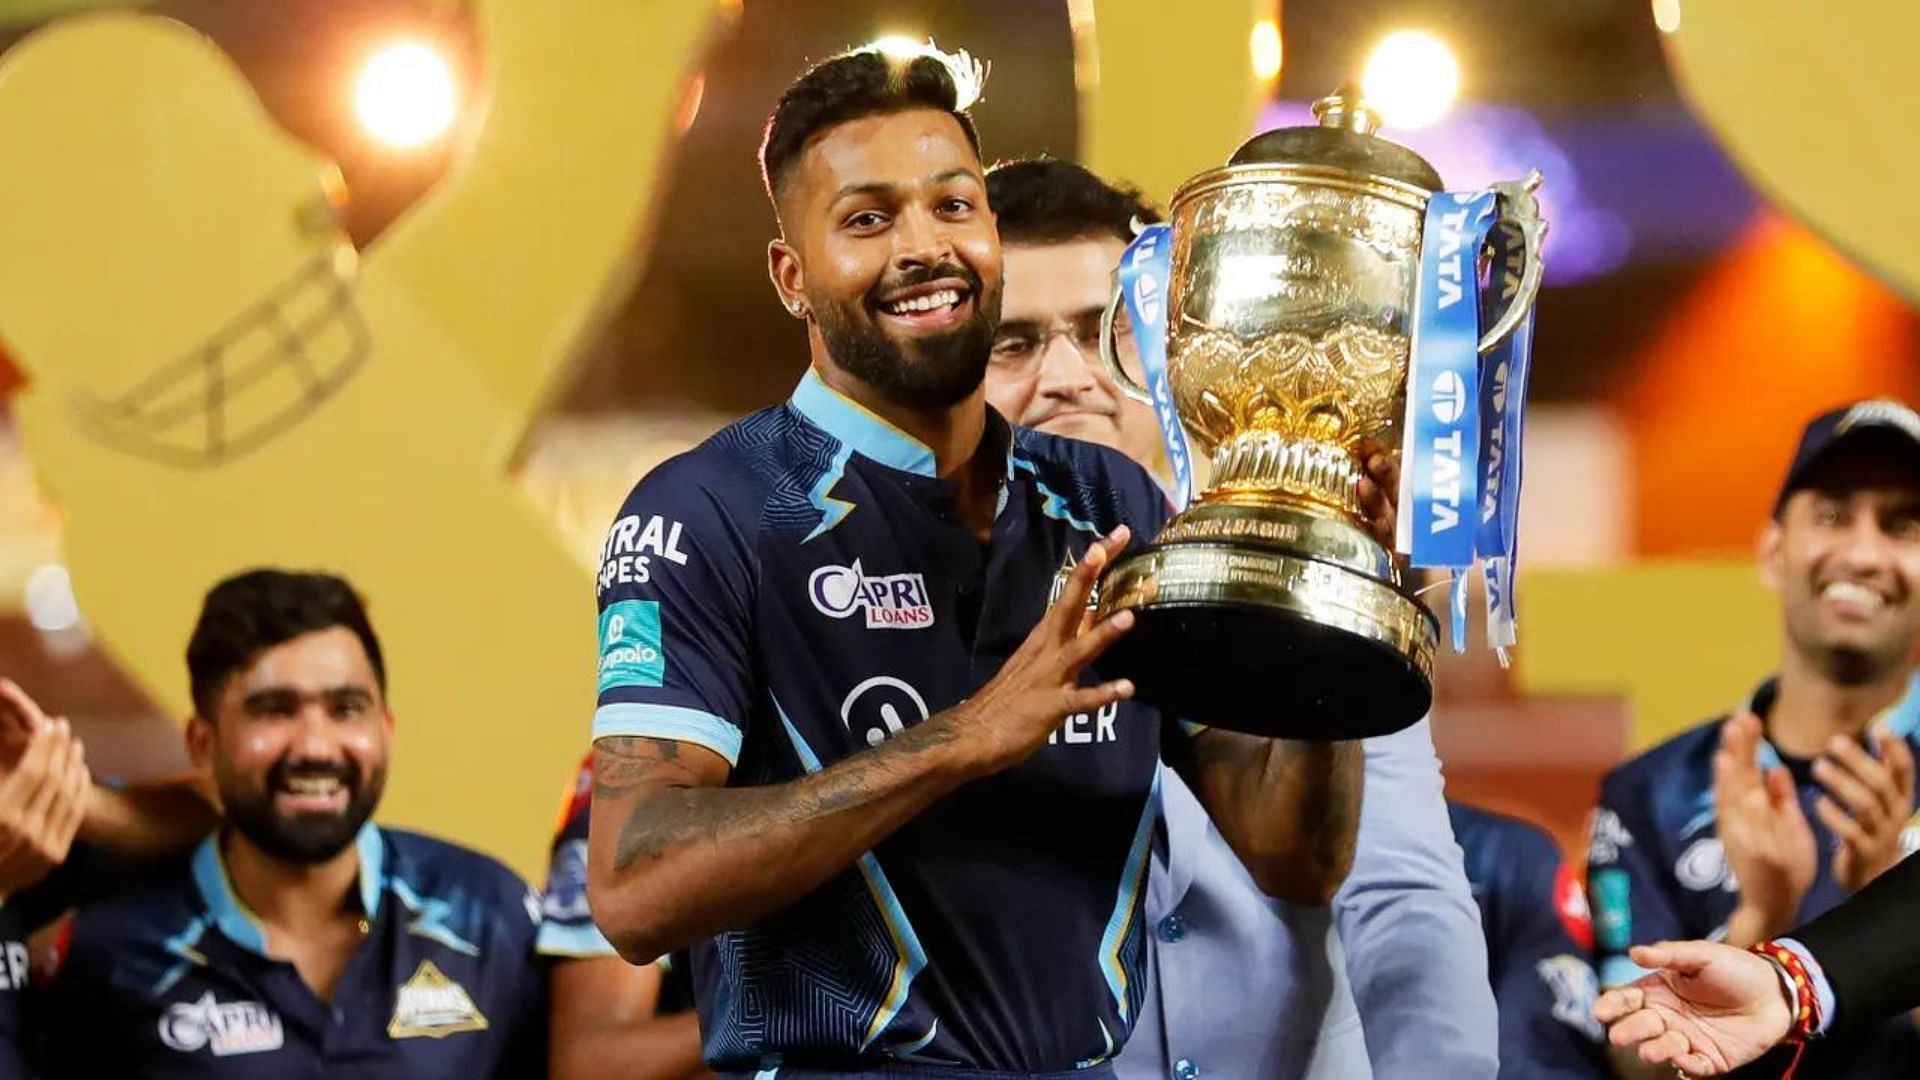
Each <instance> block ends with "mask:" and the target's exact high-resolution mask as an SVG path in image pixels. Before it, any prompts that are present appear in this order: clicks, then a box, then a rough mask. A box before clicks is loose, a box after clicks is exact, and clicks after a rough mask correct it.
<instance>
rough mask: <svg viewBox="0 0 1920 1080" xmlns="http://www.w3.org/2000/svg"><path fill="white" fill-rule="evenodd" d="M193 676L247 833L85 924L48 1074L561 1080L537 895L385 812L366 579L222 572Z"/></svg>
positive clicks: (198, 739) (194, 725) (214, 753)
mask: <svg viewBox="0 0 1920 1080" xmlns="http://www.w3.org/2000/svg"><path fill="white" fill-rule="evenodd" d="M187 668H188V671H189V672H190V674H191V678H192V687H193V702H194V709H195V715H194V717H193V719H192V720H191V721H190V722H189V724H188V728H187V746H188V750H189V752H190V754H191V756H192V758H193V761H194V764H195V765H196V766H197V767H199V768H200V769H201V770H202V771H203V772H206V773H208V774H210V775H211V777H212V779H213V781H214V785H215V787H216V788H217V789H218V791H219V795H220V802H221V805H222V806H223V807H224V809H225V812H226V825H225V826H224V827H223V828H222V829H221V830H220V831H219V832H218V833H217V834H216V835H214V836H213V837H210V838H209V839H208V840H207V841H206V842H205V843H204V844H202V845H201V846H200V848H199V849H198V850H197V851H195V852H194V853H193V854H192V855H191V856H189V857H185V858H181V859H178V860H175V861H173V862H171V863H168V864H165V865H163V866H162V867H160V868H159V869H158V870H157V871H156V872H155V873H154V874H153V875H152V876H151V877H148V878H146V879H144V880H141V881H139V882H136V883H134V884H132V885H131V886H130V887H129V888H128V889H127V891H125V892H124V893H122V894H121V895H118V896H116V897H114V898H113V899H111V900H108V901H105V902H102V903H98V904H94V905H90V906H85V907H82V908H81V909H80V910H79V912H78V913H77V914H76V915H75V916H74V921H73V924H72V929H71V934H70V938H69V941H68V945H67V950H66V955H65V959H64V963H63V965H62V967H61V969H60V972H59V974H58V976H57V977H56V978H55V980H54V982H53V987H52V990H51V992H50V994H49V997H50V1001H49V1004H48V1010H47V1012H48V1015H49V1017H50V1023H49V1031H48V1035H47V1058H48V1062H47V1070H46V1072H47V1075H48V1076H50V1077H56V1078H64V1077H71V1078H75V1080H80V1078H87V1080H92V1078H96V1077H106V1076H143V1077H156V1078H169V1077H219V1078H222V1080H226V1078H246V1080H251V1078H259V1080H267V1078H274V1080H278V1078H280V1077H286V1076H322V1075H326V1076H336V1075H353V1076H357V1077H366V1078H368V1080H377V1078H383V1077H403V1076H404V1077H449V1078H456V1077H457V1078H459V1080H483V1078H487V1077H522V1076H537V1075H542V1073H543V1071H544V1069H545V1065H546V1062H545V1049H546V1048H545V1043H544V1041H543V1040H544V1034H545V1027H546V1012H545V1005H546V999H545V995H544V988H543V984H542V979H541V973H540V967H539V965H537V964H536V963H535V962H534V959H533V944H534V932H535V923H536V919H537V918H538V915H539V908H538V903H537V900H536V899H535V898H534V897H533V896H532V894H531V893H530V892H529V890H528V889H527V887H526V886H525V884H523V883H522V882H521V881H520V880H519V879H518V878H516V877H515V876H514V875H513V873H512V872H511V871H509V870H507V869H506V868H505V867H503V866H500V865H499V864H498V863H495V862H494V861H493V860H491V859H488V858H486V857H485V856H483V855H479V854H477V853H475V852H472V851H468V850H465V849H463V848H458V847H455V846H453V845H451V844H446V843H442V842H440V841H437V840H431V839H428V838H427V837H424V836H418V835H415V834H412V833H406V832H401V831H399V830H395V829H383V828H380V827H379V826H376V825H374V824H372V823H371V821H370V820H369V819H370V818H371V816H372V814H373V811H374V808H375V807H376V806H377V805H379V802H380V794H381V791H382V790H383V789H384V788H385V786H386V778H387V763H388V754H389V749H390V745H391V743H392V739H393V714H392V712H391V711H389V709H388V707H387V698H386V682H387V679H386V666H385V662H384V660H383V658H382V656H381V651H380V642H379V639H378V638H376V637H375V636H374V633H373V627H372V626H371V625H370V624H369V623H368V621H367V616H366V611H365V610H364V609H363V608H362V606H361V603H360V599H359V597H357V596H355V595H354V592H353V590H352V588H351V587H349V586H348V585H347V583H346V582H344V581H342V580H340V579H339V578H336V577H331V576H328V575H324V574H290V573H284V572H281V571H277V570H256V571H252V572H250V573H245V574H241V575H239V576H238V577H234V578H230V579H228V580H226V581H224V582H221V583H220V584H219V585H217V586H215V587H214V589H213V591H211V592H209V593H208V594H207V599H206V605H205V607H204V608H203V609H202V610H201V613H200V620H199V623H198V625H196V626H195V627H194V632H193V639H192V641H191V643H190V644H189V645H188V646H187Z"/></svg>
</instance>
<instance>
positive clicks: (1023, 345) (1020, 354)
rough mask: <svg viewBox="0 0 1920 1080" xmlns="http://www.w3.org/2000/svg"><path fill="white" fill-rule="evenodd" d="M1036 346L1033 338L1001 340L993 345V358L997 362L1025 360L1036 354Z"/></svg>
mask: <svg viewBox="0 0 1920 1080" xmlns="http://www.w3.org/2000/svg"><path fill="white" fill-rule="evenodd" d="M1036 346H1037V343H1036V342H1035V341H1034V340H1033V339H1032V338H1001V339H1000V340H999V341H996V342H994V343H993V356H994V359H996V360H1025V359H1026V358H1027V357H1029V356H1032V355H1033V354H1034V351H1035V348H1036Z"/></svg>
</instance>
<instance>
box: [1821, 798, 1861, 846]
mask: <svg viewBox="0 0 1920 1080" xmlns="http://www.w3.org/2000/svg"><path fill="white" fill-rule="evenodd" d="M1813 813H1814V816H1816V817H1818V818H1819V819H1820V823H1821V824H1823V825H1825V826H1826V827H1827V830H1828V831H1829V832H1831V833H1833V835H1834V836H1836V837H1838V838H1839V839H1840V841H1841V842H1842V843H1845V844H1847V845H1849V846H1851V847H1854V848H1858V849H1861V850H1863V851H1865V850H1868V849H1870V848H1872V846H1873V834H1872V833H1870V832H1868V831H1867V829H1866V828H1865V826H1863V825H1861V823H1860V822H1859V821H1857V820H1855V819H1854V818H1853V817H1852V816H1851V815H1849V814H1848V813H1847V812H1846V811H1845V810H1842V809H1840V804H1839V803H1836V802H1834V801H1833V799H1832V798H1830V797H1828V796H1826V795H1822V796H1820V798H1818V799H1816V800H1815V801H1814V804H1813Z"/></svg>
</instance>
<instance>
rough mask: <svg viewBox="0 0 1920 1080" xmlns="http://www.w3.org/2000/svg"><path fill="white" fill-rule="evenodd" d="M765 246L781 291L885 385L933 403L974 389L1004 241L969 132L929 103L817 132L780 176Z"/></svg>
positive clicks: (885, 390)
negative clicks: (778, 228)
mask: <svg viewBox="0 0 1920 1080" xmlns="http://www.w3.org/2000/svg"><path fill="white" fill-rule="evenodd" d="M780 210H781V214H780V216H781V220H782V222H783V223H784V224H785V227H786V233H787V236H786V239H785V240H782V241H776V242H775V243H774V244H773V245H772V246H771V248H770V249H769V260H770V263H769V270H770V272H771V274H772V276H773V280H774V285H775V288H776V289H778V290H779V292H780V293H781V296H782V299H783V300H786V301H788V302H789V306H791V303H792V302H793V301H794V300H800V301H802V302H804V304H805V308H806V309H807V310H810V311H811V312H812V313H813V318H814V321H815V325H816V326H817V327H818V330H819V333H820V336H821V339H822V341H823V343H824V345H825V347H826V352H827V354H828V356H829V357H830V358H831V360H832V362H833V363H834V364H835V365H837V366H838V367H840V368H841V369H842V370H843V371H845V372H846V373H847V374H849V375H852V376H853V377H855V378H857V379H859V380H861V381H862V382H864V383H866V384H867V385H869V386H871V387H872V388H873V389H874V390H875V391H876V392H877V393H878V394H879V395H880V396H881V397H883V398H885V399H887V400H889V401H893V402H897V403H898V404H901V405H903V406H906V407H909V408H921V409H937V408H945V407H948V406H951V405H955V404H958V403H959V402H961V401H963V400H965V399H966V398H967V397H968V396H969V395H971V394H972V393H974V392H975V391H976V390H977V389H978V388H979V386H980V381H981V378H982V376H983V375H984V374H985V372H986V366H987V354H988V351H989V349H990V348H991V347H992V341H993V331H994V326H995V324H996V323H997V322H998V320H999V316H1000V241H999V236H998V234H997V233H996V232H995V231H994V227H993V215H992V213H991V212H990V211H989V210H988V209H987V199H986V182H985V179H984V177H983V175H982V173H981V170H980V160H979V157H978V156H977V155H976V154H975V153H974V151H973V148H972V146H971V144H970V143H969V142H968V141H967V138H966V135H965V133H964V132H963V131H962V130H961V128H960V125H959V123H958V122H957V121H955V119H954V118H953V117H952V116H951V115H949V114H947V113H944V112H940V111H938V110H934V109H909V110H906V111H902V112H893V113H886V114H882V115H877V116H868V117H862V118H860V119H857V120H851V121H848V122H846V123H843V124H839V125H837V126H835V127H832V128H829V129H827V130H826V131H824V132H822V133H821V134H819V135H818V136H816V137H815V138H814V139H813V140H812V141H810V142H809V143H808V145H807V148H806V150H805V152H804V153H803V154H802V155H801V157H800V161H799V164H798V167H797V168H796V169H795V170H794V171H793V174H792V176H790V177H789V178H788V179H787V181H786V183H785V184H784V185H783V187H782V190H781V196H780Z"/></svg>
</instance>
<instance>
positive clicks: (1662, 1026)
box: [1607, 1009, 1667, 1046]
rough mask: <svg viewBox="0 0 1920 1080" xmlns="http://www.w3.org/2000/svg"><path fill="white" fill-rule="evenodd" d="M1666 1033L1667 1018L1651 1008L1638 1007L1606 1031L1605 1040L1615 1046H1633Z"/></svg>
mask: <svg viewBox="0 0 1920 1080" xmlns="http://www.w3.org/2000/svg"><path fill="white" fill-rule="evenodd" d="M1666 1033H1667V1020H1666V1018H1665V1017H1664V1016H1661V1015H1660V1014H1659V1013H1657V1012H1655V1011H1654V1010H1652V1009H1638V1010H1635V1011H1634V1012H1631V1013H1628V1014H1627V1016H1626V1017H1625V1018H1623V1019H1622V1020H1620V1022H1619V1023H1617V1024H1614V1025H1613V1029H1612V1030H1611V1031H1608V1032H1607V1040H1608V1041H1609V1042H1611V1043H1613V1045H1615V1046H1633V1045H1635V1044H1637V1043H1643V1042H1646V1041H1647V1040H1648V1039H1657V1038H1659V1037H1660V1036H1662V1035H1665V1034H1666Z"/></svg>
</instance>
